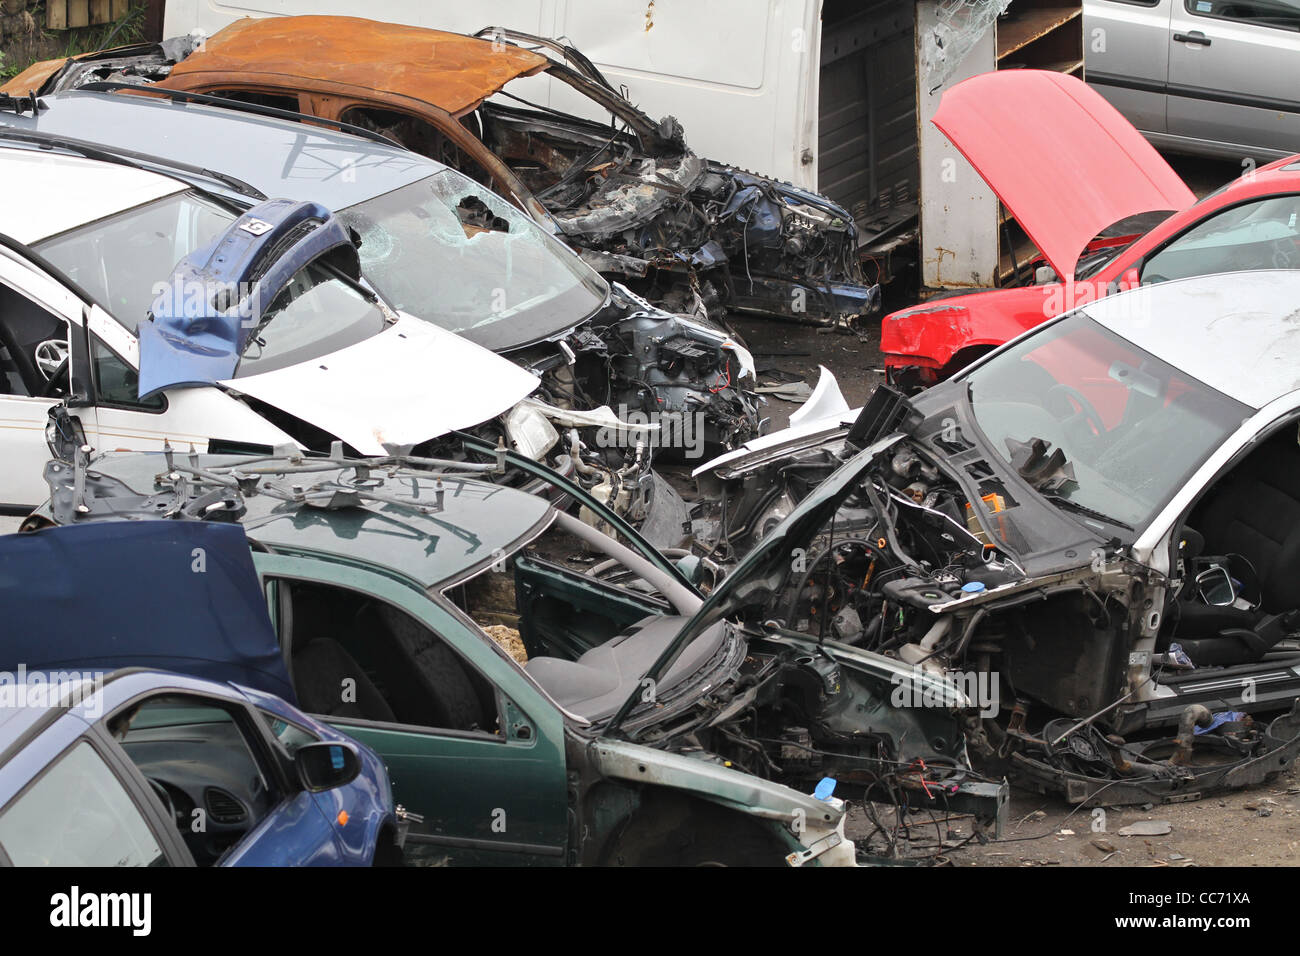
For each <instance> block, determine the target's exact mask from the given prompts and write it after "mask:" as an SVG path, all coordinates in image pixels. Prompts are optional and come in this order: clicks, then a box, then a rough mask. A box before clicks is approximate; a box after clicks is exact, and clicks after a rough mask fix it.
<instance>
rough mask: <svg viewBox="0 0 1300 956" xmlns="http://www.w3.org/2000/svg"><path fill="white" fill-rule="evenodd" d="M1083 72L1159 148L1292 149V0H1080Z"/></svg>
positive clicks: (1298, 58) (1297, 79) (1296, 137)
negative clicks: (1082, 18)
mask: <svg viewBox="0 0 1300 956" xmlns="http://www.w3.org/2000/svg"><path fill="white" fill-rule="evenodd" d="M1083 15H1084V21H1083V28H1084V37H1083V41H1084V49H1085V50H1086V60H1087V64H1086V65H1087V70H1086V77H1087V80H1088V82H1089V83H1090V84H1092V85H1093V86H1094V87H1096V89H1097V91H1098V92H1100V93H1101V94H1102V95H1103V96H1105V97H1106V99H1108V100H1110V102H1111V103H1112V104H1114V106H1115V107H1116V109H1118V110H1119V111H1120V112H1121V113H1123V114H1124V115H1125V116H1126V117H1127V118H1128V120H1129V121H1130V122H1131V123H1132V124H1133V125H1134V126H1136V127H1137V128H1138V129H1139V130H1141V131H1142V134H1143V135H1144V136H1146V138H1147V139H1148V140H1150V141H1151V143H1152V144H1153V145H1155V146H1157V147H1158V148H1160V149H1168V150H1172V151H1175V152H1187V153H1199V154H1202V155H1208V156H1219V157H1224V158H1228V159H1244V158H1247V157H1249V158H1253V159H1257V160H1272V159H1280V158H1282V157H1283V156H1289V155H1291V154H1292V153H1296V152H1300V0H1084V4H1083Z"/></svg>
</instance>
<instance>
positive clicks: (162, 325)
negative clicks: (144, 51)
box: [0, 144, 536, 512]
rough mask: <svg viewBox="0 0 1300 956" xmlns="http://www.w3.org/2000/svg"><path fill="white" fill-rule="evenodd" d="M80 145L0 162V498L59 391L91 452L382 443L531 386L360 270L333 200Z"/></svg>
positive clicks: (376, 449)
mask: <svg viewBox="0 0 1300 956" xmlns="http://www.w3.org/2000/svg"><path fill="white" fill-rule="evenodd" d="M88 152H89V154H90V155H91V156H95V157H97V158H93V159H92V158H88V157H87V156H86V155H84V154H83V155H77V154H76V151H71V150H64V149H53V148H46V149H41V148H32V147H29V146H23V145H7V144H6V145H0V170H3V172H4V173H5V175H6V176H8V177H9V178H10V179H11V181H13V182H21V183H23V184H24V186H23V188H22V189H15V190H13V191H12V194H11V196H10V197H9V199H8V200H6V202H5V203H4V204H3V205H2V206H0V359H2V360H3V361H2V362H0V462H2V463H3V468H2V469H0V505H3V506H5V507H6V508H8V509H11V510H13V509H21V510H22V511H24V512H25V511H26V510H30V508H31V507H33V506H34V505H35V504H37V503H39V502H40V501H42V500H43V499H44V498H45V489H44V488H43V487H42V486H41V483H40V482H39V481H33V480H32V478H31V474H30V469H32V468H36V469H39V468H40V466H41V463H42V462H43V461H44V460H45V458H46V457H47V452H46V450H45V442H44V441H43V439H42V431H43V429H44V428H45V425H46V413H47V411H48V409H49V408H50V407H51V406H53V405H54V404H56V403H58V402H60V401H64V400H66V401H67V402H68V403H69V404H70V405H72V406H74V407H75V409H76V414H77V416H78V417H79V419H80V420H81V424H82V427H83V428H84V431H85V433H86V434H87V436H88V437H89V439H90V441H91V443H92V444H94V445H95V446H96V447H100V448H126V449H137V450H147V449H158V448H161V447H163V444H164V443H165V442H166V441H167V440H168V439H170V440H171V441H173V442H184V443H185V444H186V445H188V444H190V443H193V444H194V445H195V446H196V447H198V448H206V449H208V450H213V451H215V450H221V449H224V450H227V451H233V450H255V449H258V448H262V449H267V450H269V449H270V448H272V447H274V446H276V445H281V444H288V445H296V444H302V445H304V446H307V447H311V446H313V445H323V446H324V447H326V448H328V447H329V446H330V445H331V443H332V442H334V441H338V442H341V443H344V444H345V445H346V446H347V447H350V448H352V449H354V450H355V451H357V452H358V453H362V454H379V453H383V451H384V450H385V446H386V445H387V444H389V443H395V444H398V445H405V444H414V445H419V444H420V443H423V442H429V441H431V440H433V439H437V438H440V437H441V436H444V435H446V434H448V433H450V432H452V431H455V430H456V429H460V428H471V427H474V426H477V425H479V424H481V423H482V422H484V421H487V420H491V419H493V418H494V417H496V416H498V415H501V414H504V413H506V412H508V411H509V410H511V409H512V408H513V407H514V406H516V405H517V404H518V403H519V402H520V401H522V400H523V399H525V398H527V397H528V396H529V395H530V394H531V393H532V392H533V391H534V390H535V388H536V379H534V378H533V376H532V375H530V374H528V372H526V371H525V370H523V369H521V368H519V367H517V366H515V365H513V364H512V363H510V362H508V361H506V360H504V359H502V358H500V357H498V356H496V355H493V354H492V353H491V352H489V351H487V350H486V349H483V348H480V347H479V346H476V345H474V344H473V343H472V342H469V341H467V340H465V339H463V338H461V337H459V336H456V335H453V334H452V333H450V332H447V331H445V330H443V329H440V328H437V327H435V326H433V325H432V324H430V323H427V322H422V321H420V320H418V319H416V318H414V317H412V316H410V315H407V314H404V313H400V312H398V311H396V310H394V309H392V308H390V307H389V306H388V305H387V304H386V303H385V302H384V301H383V300H382V299H381V298H379V297H378V296H377V295H375V294H374V292H373V291H372V290H370V289H368V288H366V287H364V286H363V285H361V284H359V283H358V276H359V274H360V272H359V263H358V259H357V253H356V248H355V246H354V245H353V244H352V241H351V238H350V236H349V235H348V233H347V231H346V229H345V228H344V227H343V226H342V225H341V224H339V223H338V222H337V221H336V220H335V219H334V218H333V217H331V215H330V213H329V211H328V210H325V209H323V208H322V207H320V206H318V205H315V204H313V203H295V202H291V201H287V200H278V201H276V200H272V201H267V202H265V203H262V204H260V205H258V206H256V207H254V209H253V211H252V212H247V213H242V214H241V209H239V208H235V207H230V206H227V205H226V204H224V203H223V201H222V200H221V198H220V197H219V196H215V195H213V194H211V193H207V192H204V191H201V190H199V189H196V188H193V187H187V186H186V185H185V183H183V182H181V181H179V180H176V179H173V178H170V177H167V176H163V175H159V174H156V173H154V172H150V171H148V170H146V169H143V168H140V167H139V166H138V165H137V164H135V163H133V162H132V161H130V160H126V159H121V158H113V157H107V158H106V157H104V156H101V154H99V153H98V152H96V151H94V150H88ZM151 369H152V371H151ZM483 381H491V382H493V385H494V387H493V388H492V389H491V390H488V389H484V388H482V387H481V383H482V382H483Z"/></svg>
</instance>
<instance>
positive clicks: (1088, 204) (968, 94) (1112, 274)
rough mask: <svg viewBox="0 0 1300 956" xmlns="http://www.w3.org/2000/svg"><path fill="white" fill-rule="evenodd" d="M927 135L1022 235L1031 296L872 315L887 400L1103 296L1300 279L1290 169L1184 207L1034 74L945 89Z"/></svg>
mask: <svg viewBox="0 0 1300 956" xmlns="http://www.w3.org/2000/svg"><path fill="white" fill-rule="evenodd" d="M934 123H935V125H936V126H938V127H939V129H940V130H941V131H942V132H943V133H944V135H946V136H947V137H948V138H949V139H950V140H951V141H952V142H953V144H954V145H955V146H956V147H957V148H958V149H959V150H960V151H961V153H962V155H964V156H965V157H966V159H968V160H969V161H970V163H971V165H972V166H974V167H975V170H976V172H977V173H978V174H979V175H980V176H981V177H983V179H984V181H985V182H986V183H988V185H989V186H990V187H991V188H992V189H993V191H994V192H995V193H996V194H997V195H998V198H999V199H1001V200H1002V203H1003V204H1004V205H1005V206H1006V208H1007V210H1008V212H1009V213H1010V214H1011V215H1012V216H1013V217H1014V218H1015V219H1016V221H1017V222H1019V223H1020V225H1021V226H1022V227H1023V228H1024V230H1025V232H1026V234H1027V235H1028V236H1029V238H1030V239H1032V240H1033V242H1034V244H1035V245H1036V246H1037V248H1038V249H1039V250H1041V253H1042V257H1043V259H1044V265H1043V266H1042V267H1041V268H1039V269H1037V270H1036V269H1034V267H1033V264H1032V263H1031V264H1028V268H1027V269H1026V270H1025V274H1027V275H1030V276H1032V275H1034V274H1035V273H1039V275H1038V277H1037V278H1036V279H1034V280H1032V283H1031V284H1026V285H1018V286H1015V287H1011V288H1003V289H996V290H990V291H982V292H973V293H969V294H964V295H944V296H943V297H941V298H936V299H933V300H931V301H929V302H925V303H922V304H920V305H916V306H911V307H909V308H906V309H901V310H899V311H897V312H894V313H892V314H890V315H887V316H885V318H884V319H883V320H882V322H881V332H880V336H881V351H882V352H883V353H884V361H885V371H886V374H887V375H888V377H889V379H890V380H891V381H892V382H894V383H895V384H897V385H899V386H900V387H905V388H909V389H915V388H917V387H924V386H927V385H931V384H933V383H934V382H936V381H940V380H942V379H945V378H948V377H949V376H951V375H952V374H954V373H955V372H956V371H958V370H959V369H961V368H962V367H964V366H965V365H968V364H969V363H970V362H971V361H973V360H974V359H976V358H978V357H979V356H980V355H983V354H985V353H987V352H989V351H991V350H992V349H993V348H995V347H997V346H999V345H1001V344H1002V343H1003V342H1006V341H1008V340H1010V339H1012V338H1015V337H1016V336H1017V335H1019V334H1021V333H1022V332H1024V331H1026V330H1028V329H1031V328H1033V327H1035V326H1037V325H1039V324H1041V323H1043V322H1045V321H1046V320H1047V319H1049V318H1051V317H1053V316H1056V315H1059V314H1061V313H1062V312H1065V311H1068V310H1070V309H1073V308H1077V307H1080V306H1085V305H1087V303H1089V302H1093V301H1095V300H1097V299H1101V298H1104V297H1105V296H1107V295H1110V294H1112V293H1113V292H1116V291H1121V290H1124V289H1132V288H1136V287H1137V286H1138V285H1146V284H1149V283H1153V282H1163V281H1165V280H1168V279H1180V278H1184V277H1188V276H1196V275H1208V274H1211V273H1215V272H1235V271H1239V270H1246V269H1294V268H1300V228H1298V227H1297V225H1296V222H1297V213H1300V156H1292V157H1290V158H1289V159H1281V160H1278V161H1276V162H1273V163H1270V164H1268V165H1267V166H1262V167H1260V168H1258V169H1256V168H1254V167H1253V166H1251V167H1250V168H1249V169H1248V170H1247V171H1246V173H1245V174H1243V175H1242V176H1241V178H1239V179H1237V180H1235V181H1233V182H1231V183H1229V184H1227V185H1225V186H1224V187H1222V188H1221V189H1218V190H1216V191H1215V192H1213V193H1211V194H1210V195H1208V196H1206V197H1205V198H1204V199H1202V200H1200V201H1199V202H1197V201H1196V197H1195V196H1194V195H1193V194H1192V192H1191V190H1190V189H1188V188H1187V186H1186V185H1185V184H1184V183H1183V182H1182V180H1181V179H1180V178H1179V177H1178V175H1177V173H1175V172H1174V171H1173V170H1172V169H1171V168H1170V167H1169V164H1168V163H1167V162H1165V160H1164V159H1163V158H1162V157H1161V156H1160V155H1159V154H1158V153H1157V152H1156V151H1155V150H1154V149H1153V148H1152V147H1151V146H1150V144H1148V143H1147V142H1146V140H1144V139H1143V138H1142V136H1141V134H1139V133H1138V131H1137V130H1135V129H1134V128H1133V127H1132V125H1131V124H1130V123H1129V122H1128V120H1126V119H1125V118H1124V117H1123V116H1121V115H1120V114H1119V113H1118V112H1117V111H1116V110H1115V108H1114V107H1112V106H1111V105H1110V104H1109V103H1107V102H1106V101H1105V100H1104V99H1103V98H1102V97H1101V96H1100V95H1099V94H1098V93H1096V92H1095V91H1093V90H1092V89H1090V88H1089V87H1088V86H1086V85H1085V84H1084V83H1083V82H1082V81H1080V80H1078V79H1076V78H1074V77H1071V76H1066V75H1064V74H1060V73H1051V72H1045V71H1039V70H1014V71H1012V70H1008V71H1002V72H994V73H984V74H980V75H978V76H974V77H972V78H970V79H968V80H965V81H963V82H961V83H958V84H956V85H955V86H953V87H952V88H951V89H949V90H947V91H945V92H944V94H943V100H942V102H941V104H940V106H939V110H938V112H936V114H935V117H934ZM1153 213H1154V215H1151V214H1153ZM1153 220H1154V221H1153ZM1135 227H1136V228H1135ZM1135 233H1136V234H1135ZM1018 271H1019V270H1018ZM1021 281H1024V279H1023V278H1022V279H1021Z"/></svg>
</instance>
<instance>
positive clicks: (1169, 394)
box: [965, 312, 1249, 529]
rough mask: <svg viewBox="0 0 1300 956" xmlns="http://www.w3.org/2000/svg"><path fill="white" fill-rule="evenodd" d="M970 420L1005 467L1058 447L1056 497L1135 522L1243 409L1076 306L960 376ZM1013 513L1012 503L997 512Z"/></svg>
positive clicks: (1160, 501)
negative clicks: (1034, 451) (1033, 450)
mask: <svg viewBox="0 0 1300 956" xmlns="http://www.w3.org/2000/svg"><path fill="white" fill-rule="evenodd" d="M965 380H966V382H967V383H968V384H969V387H970V392H969V394H970V402H971V407H972V409H973V411H974V413H975V420H976V422H977V423H978V425H979V427H980V430H981V431H983V432H984V434H985V436H986V437H987V438H988V440H989V443H990V445H991V447H992V448H993V450H994V451H995V452H996V453H997V454H998V455H999V456H1000V457H1001V458H1002V459H1003V460H1004V461H1006V462H1007V463H1008V464H1010V465H1012V466H1013V467H1014V466H1015V465H1016V462H1017V461H1022V460H1024V458H1023V457H1022V456H1024V455H1025V454H1026V452H1027V451H1029V446H1032V445H1033V443H1034V441H1035V440H1036V439H1037V440H1041V441H1042V442H1043V445H1044V449H1043V450H1044V452H1045V454H1046V455H1049V456H1050V455H1053V454H1055V453H1057V452H1059V453H1060V454H1061V455H1063V460H1062V461H1060V462H1059V463H1058V465H1057V467H1056V468H1055V469H1054V470H1053V471H1052V473H1051V474H1052V475H1054V476H1059V478H1060V479H1061V480H1060V481H1059V483H1057V484H1056V485H1055V486H1053V487H1049V486H1047V485H1042V486H1040V491H1042V492H1043V493H1045V494H1048V495H1050V496H1051V497H1052V499H1053V500H1054V501H1056V502H1057V503H1062V502H1063V503H1064V505H1063V507H1064V508H1065V510H1071V508H1070V506H1076V507H1074V509H1073V510H1075V511H1076V512H1077V511H1078V510H1079V508H1086V509H1090V510H1092V511H1094V512H1099V513H1100V514H1101V515H1104V516H1106V517H1107V518H1110V519H1113V520H1114V521H1116V522H1119V523H1122V524H1125V525H1128V526H1129V527H1130V528H1133V529H1140V528H1142V527H1143V526H1144V525H1145V524H1146V522H1147V521H1149V520H1150V519H1151V518H1152V517H1153V516H1154V515H1155V513H1156V512H1157V510H1158V509H1159V508H1160V507H1161V506H1163V505H1164V504H1165V503H1166V502H1167V501H1168V500H1169V499H1170V498H1171V497H1173V495H1174V493H1175V492H1176V491H1177V490H1178V489H1179V488H1181V487H1182V485H1183V484H1184V483H1185V482H1186V480H1187V478H1188V477H1189V476H1190V475H1191V473H1192V472H1193V471H1194V470H1195V469H1196V468H1197V467H1198V466H1199V465H1200V464H1201V463H1202V462H1203V461H1205V459H1206V458H1208V457H1209V455H1210V454H1211V453H1212V452H1213V451H1214V450H1215V449H1216V448H1218V447H1219V446H1220V445H1221V444H1222V443H1223V441H1224V439H1225V438H1226V437H1227V436H1228V435H1229V434H1230V433H1231V432H1232V431H1233V430H1234V429H1235V428H1237V427H1238V426H1239V425H1240V423H1241V422H1242V421H1243V420H1244V419H1245V418H1246V417H1247V416H1248V414H1249V410H1248V409H1247V408H1246V407H1245V406H1244V405H1242V404H1241V403H1240V402H1237V401H1235V400H1233V399H1231V398H1229V397H1228V396H1227V395H1224V394H1222V393H1221V392H1218V391H1216V390H1215V389H1212V388H1210V387H1209V386H1208V385H1205V384H1203V383H1202V382H1199V381H1197V380H1196V379H1194V378H1191V377H1190V376H1188V375H1186V374H1184V373H1183V372H1181V371H1179V370H1178V369H1176V368H1174V367H1173V366H1171V365H1169V364H1168V363H1167V362H1164V361H1162V360H1161V359H1159V358H1157V357H1156V356H1154V355H1151V354H1150V353H1148V352H1146V351H1144V350H1142V349H1140V348H1138V347H1137V346H1136V345H1134V344H1133V343H1131V342H1129V341H1127V340H1126V339H1124V338H1122V337H1121V336H1119V335H1116V334H1115V333H1114V332H1111V331H1110V330H1109V329H1106V328H1104V327H1103V326H1101V325H1100V324H1098V323H1096V322H1094V321H1093V320H1092V319H1090V318H1088V317H1087V316H1086V315H1085V314H1084V313H1082V312H1077V313H1074V314H1073V315H1070V316H1067V317H1066V318H1064V319H1062V320H1060V321H1059V322H1056V323H1055V324H1053V325H1051V326H1050V327H1048V328H1046V329H1044V330H1041V331H1039V332H1038V333H1036V334H1034V335H1030V336H1028V337H1027V338H1024V339H1021V340H1020V341H1019V342H1018V343H1016V344H1014V345H1012V346H1009V347H1008V348H1006V349H1003V350H1002V351H1000V352H998V353H997V354H995V355H994V356H992V357H991V358H990V359H989V360H988V361H986V362H985V363H984V364H983V365H981V366H979V367H978V368H976V369H974V370H973V371H972V372H970V373H969V374H967V375H966V376H965ZM1006 515H1007V516H1008V519H1009V520H1013V521H1014V517H1015V512H1014V510H1013V509H1009V510H1008V511H1007V512H1006Z"/></svg>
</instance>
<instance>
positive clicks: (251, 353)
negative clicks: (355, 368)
mask: <svg viewBox="0 0 1300 956" xmlns="http://www.w3.org/2000/svg"><path fill="white" fill-rule="evenodd" d="M383 328H384V313H383V311H382V310H381V309H380V308H379V306H378V305H376V304H375V303H374V302H373V301H371V300H370V299H368V298H367V297H366V296H364V295H362V294H361V292H360V291H359V290H357V289H356V288H354V287H353V286H351V285H349V284H348V283H346V282H344V281H343V280H342V279H340V278H339V277H338V276H337V275H335V274H334V273H332V272H330V271H329V270H328V269H326V268H325V267H324V266H321V265H319V264H316V263H313V264H311V265H308V266H306V267H305V268H303V269H301V270H299V272H298V273H297V274H296V275H295V276H294V277H293V278H292V279H290V280H289V282H288V284H287V285H286V286H285V287H284V288H283V289H281V290H280V291H279V292H278V293H277V294H276V296H275V298H274V299H273V300H272V301H271V304H270V306H269V307H268V308H266V309H265V310H263V311H262V312H261V314H260V317H259V319H258V323H257V328H256V329H255V330H254V331H253V333H252V334H251V335H250V336H249V338H248V342H247V344H246V345H245V346H244V354H243V356H242V357H241V358H240V360H239V365H238V366H237V367H236V369H235V377H236V378H243V377H245V376H248V375H257V374H260V373H262V372H273V371H275V370H276V369H280V368H285V367H286V366H289V365H296V364H298V363H299V362H305V361H307V360H308V359H310V358H315V357H317V356H320V355H326V354H328V353H330V352H337V351H339V350H340V349H345V348H347V347H348V346H350V345H355V344H356V343H358V342H360V341H362V340H364V339H368V338H370V337H371V336H373V335H377V334H378V333H379V332H381V331H383Z"/></svg>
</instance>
